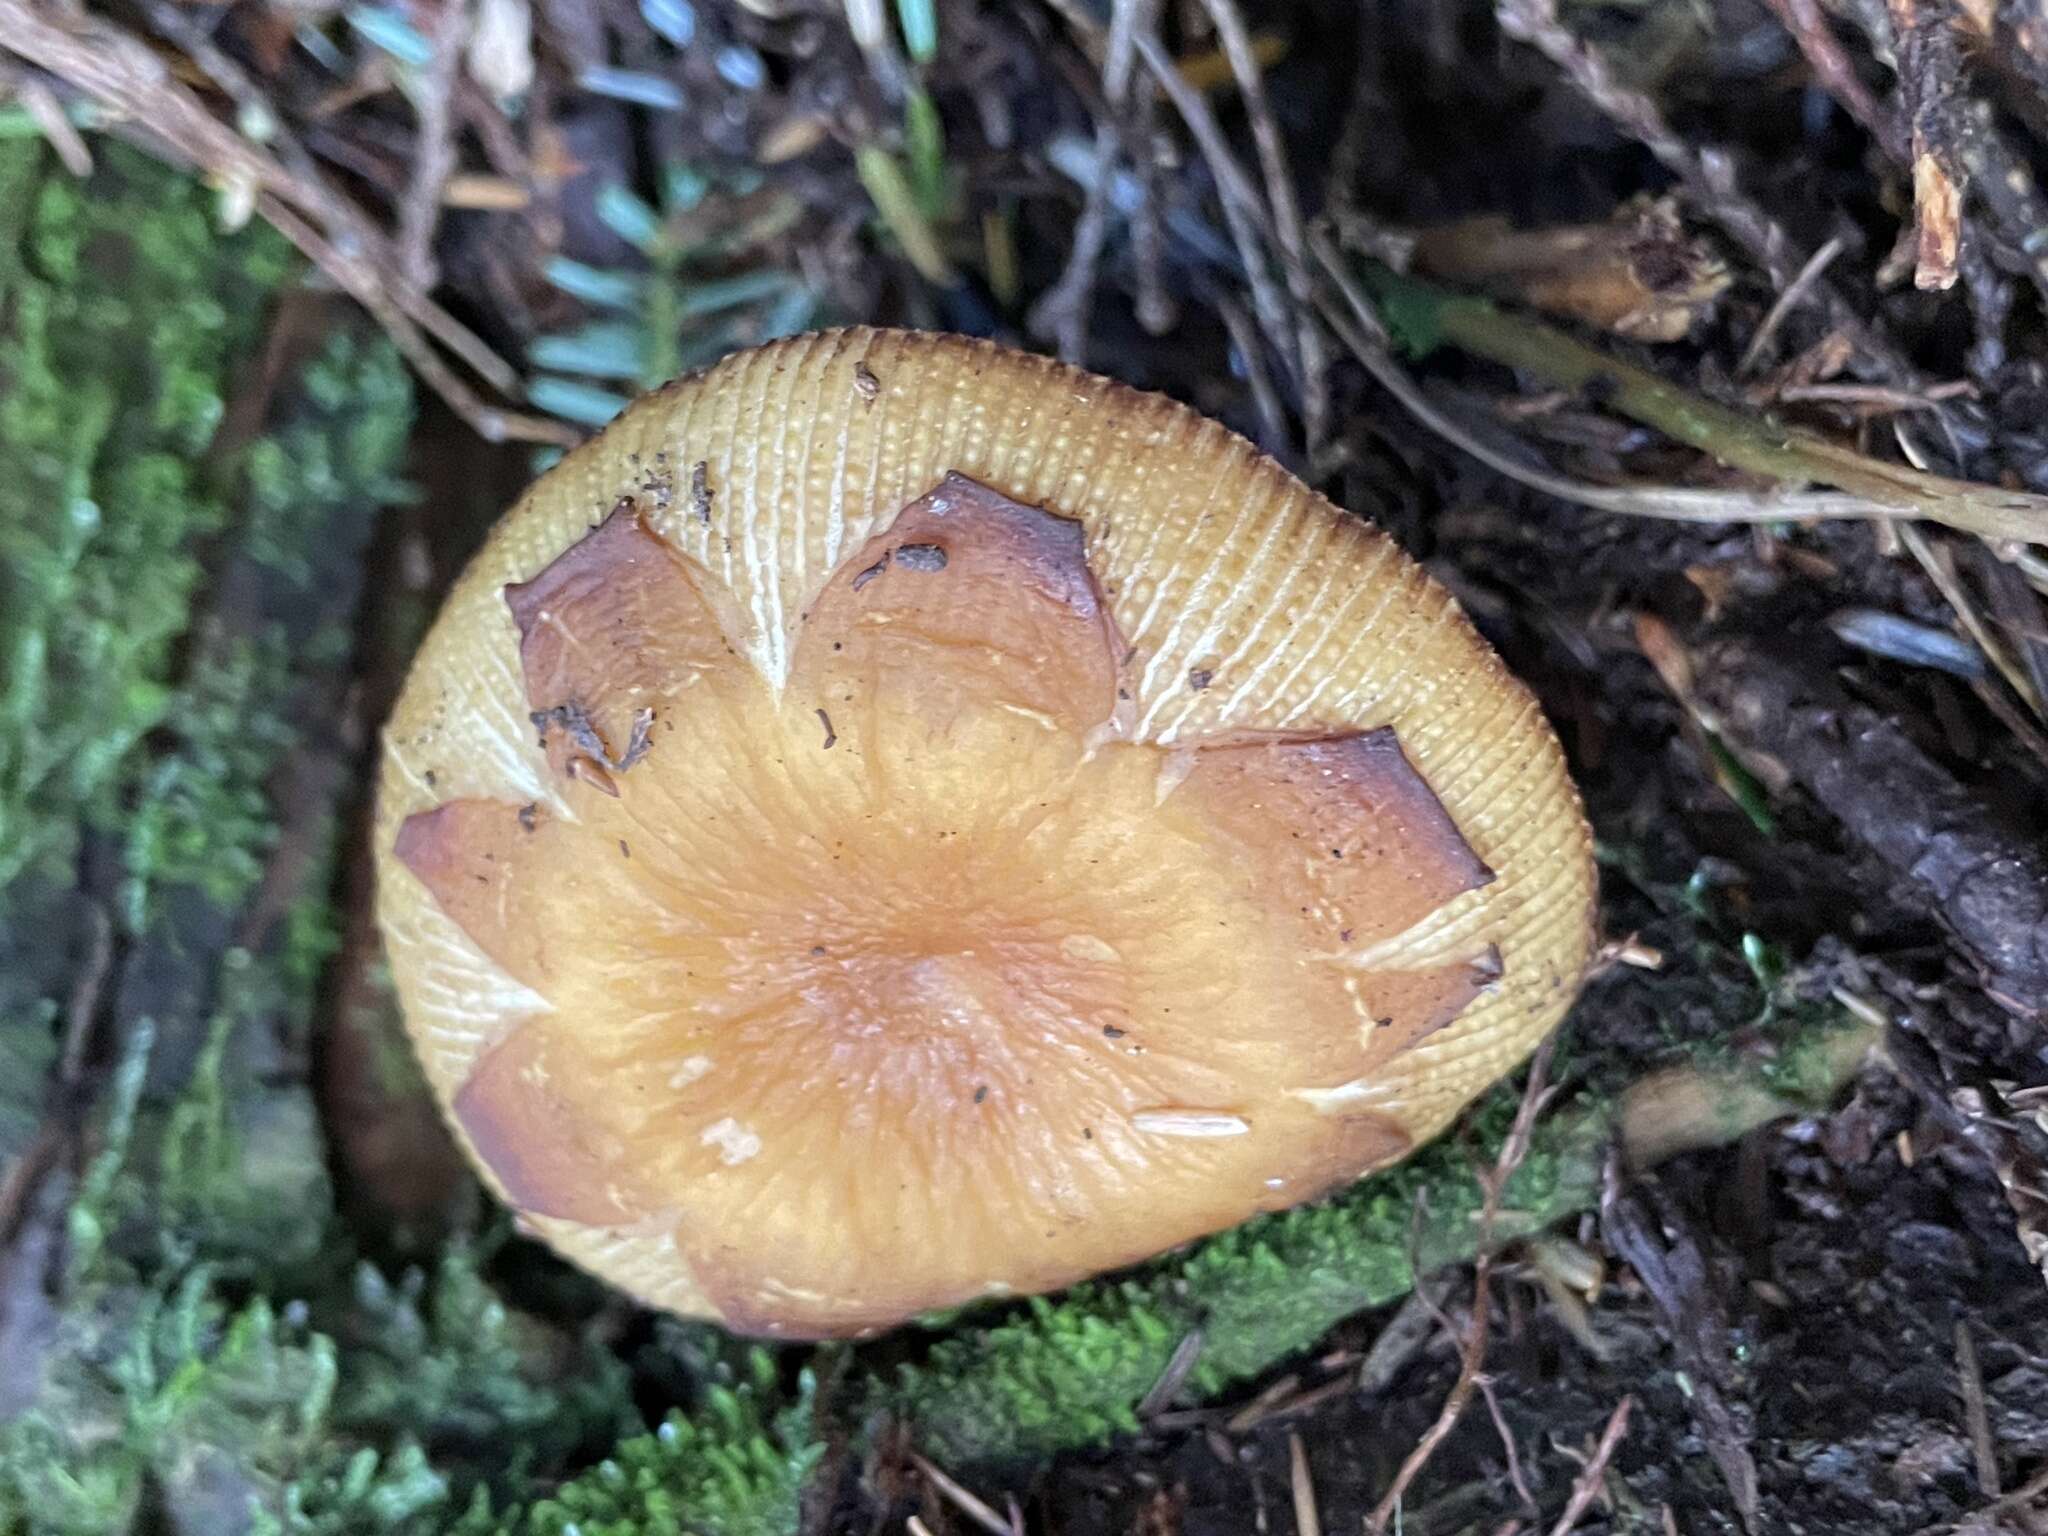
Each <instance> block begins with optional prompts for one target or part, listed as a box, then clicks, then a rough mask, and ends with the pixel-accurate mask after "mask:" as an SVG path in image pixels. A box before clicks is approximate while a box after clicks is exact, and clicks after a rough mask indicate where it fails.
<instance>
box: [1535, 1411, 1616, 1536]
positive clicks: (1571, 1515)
mask: <svg viewBox="0 0 2048 1536" xmlns="http://www.w3.org/2000/svg"><path fill="white" fill-rule="evenodd" d="M1635 1406H1636V1400H1635V1398H1634V1397H1633V1396H1631V1397H1624V1398H1623V1399H1622V1400H1621V1401H1620V1402H1619V1403H1616V1404H1615V1405H1614V1412H1613V1413H1611V1414H1609V1415H1608V1417H1607V1427H1606V1428H1605V1429H1603V1430H1601V1431H1600V1443H1599V1444H1598V1445H1596V1446H1594V1447H1593V1454H1592V1455H1591V1456H1590V1457H1588V1458H1587V1459H1586V1465H1585V1466H1584V1467H1583V1468H1582V1469H1581V1470H1580V1472H1579V1475H1578V1477H1577V1478H1575V1479H1574V1480H1573V1482H1572V1496H1571V1498H1570V1499H1569V1500H1567V1501H1566V1503H1565V1506H1564V1513H1563V1514H1561V1515H1559V1516H1558V1517H1557V1524H1555V1525H1553V1526H1552V1527H1551V1528H1550V1536H1570V1533H1571V1530H1572V1528H1573V1527H1574V1526H1576V1525H1577V1524H1578V1523H1579V1520H1580V1518H1581V1517H1582V1516H1583V1515H1584V1514H1585V1513H1586V1511H1587V1509H1588V1508H1590V1507H1591V1506H1592V1503H1593V1496H1594V1495H1595V1494H1597V1493H1598V1492H1599V1491H1600V1481H1601V1479H1602V1478H1604V1477H1605V1476H1606V1475H1607V1464H1608V1462H1610V1461H1611V1460H1613V1459H1614V1450H1615V1447H1616V1446H1618V1445H1620V1444H1621V1440H1622V1436H1624V1435H1626V1434H1627V1433H1628V1417H1629V1414H1630V1413H1631V1412H1632V1411H1633V1410H1634V1408H1635Z"/></svg>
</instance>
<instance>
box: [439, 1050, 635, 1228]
mask: <svg viewBox="0 0 2048 1536" xmlns="http://www.w3.org/2000/svg"><path fill="white" fill-rule="evenodd" d="M552 1043H553V1042H552V1039H551V1031H550V1029H549V1027H548V1026H547V1024H546V1023H544V1022H542V1021H538V1020H536V1021H533V1022H530V1023H527V1024H524V1025H521V1026H520V1027H519V1028H517V1029H515V1030H513V1031H512V1033H511V1035H510V1036H508V1037H507V1038H506V1039H505V1040H503V1041H501V1042H500V1043H499V1044H498V1045H497V1046H495V1047H493V1048H492V1049H491V1050H489V1051H487V1052H485V1053H484V1055H483V1058H482V1059H481V1060H480V1061H478V1062H477V1064H476V1069H475V1070H474V1071H472V1072H471V1073H470V1075H469V1079H468V1081H467V1082H465V1083H464V1084H463V1085H462V1087H461V1089H460V1090H459V1091H458V1092H457V1093H456V1095H455V1101H454V1103H453V1105H452V1106H451V1109H452V1112H453V1114H454V1117H455V1123H456V1124H457V1125H459V1126H461V1127H462V1133H463V1135H464V1137H466V1138H467V1140H468V1142H469V1145H470V1148H471V1150H472V1151H474V1152H475V1153H476V1156H477V1158H478V1160H479V1161H480V1162H482V1163H483V1165H484V1166H485V1167H486V1168H488V1169H489V1170H490V1172H491V1174H492V1176H493V1177H494V1178H495V1179H496V1180H497V1182H498V1185H499V1187H500V1188H502V1189H503V1190H504V1191H505V1197H506V1198H507V1199H508V1200H510V1201H511V1202H512V1204H513V1205H514V1206H516V1207H517V1208H518V1209H520V1210H522V1211H524V1212H526V1213H527V1214H529V1215H533V1216H556V1217H560V1218H562V1219H563V1220H565V1221H580V1222H585V1223H588V1224H589V1225H592V1226H611V1225H616V1224H620V1223H624V1222H629V1221H631V1220H633V1219H634V1218H636V1217H638V1216H640V1215H642V1214H644V1207H643V1204H642V1202H641V1201H640V1200H639V1199H637V1198H636V1194H637V1188H636V1186H637V1183H638V1179H637V1174H636V1171H635V1170H634V1169H633V1167H632V1166H631V1165H630V1164H629V1163H628V1162H627V1161H626V1159H624V1158H623V1157H622V1155H621V1154H622V1152H623V1147H622V1146H621V1144H620V1142H619V1139H618V1138H617V1136H616V1135H615V1133H613V1132H612V1130H611V1129H610V1128H609V1127H608V1126H607V1125H606V1124H605V1123H604V1122H603V1121H602V1120H600V1119H594V1118H593V1117H592V1116H591V1115H590V1114H589V1113H588V1112H587V1111H588V1105H587V1103H586V1102H584V1101H583V1096H582V1095H579V1094H577V1093H576V1092H574V1091H573V1085H572V1084H571V1082H570V1081H569V1080H568V1079H567V1076H566V1074H567V1073H568V1072H570V1071H573V1070H575V1068H574V1065H573V1062H565V1061H563V1060H562V1057H561V1053H560V1052H558V1051H555V1050H552V1049H550V1046H551V1044H552Z"/></svg>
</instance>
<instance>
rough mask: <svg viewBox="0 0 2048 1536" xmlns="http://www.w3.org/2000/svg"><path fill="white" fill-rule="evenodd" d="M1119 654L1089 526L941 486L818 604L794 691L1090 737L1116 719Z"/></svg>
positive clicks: (963, 482) (951, 480) (873, 544)
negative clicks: (1003, 714) (1028, 722)
mask: <svg viewBox="0 0 2048 1536" xmlns="http://www.w3.org/2000/svg"><path fill="white" fill-rule="evenodd" d="M1121 656H1122V647H1121V644H1120V642H1119V641H1118V639H1117V634H1116V626H1115V624H1114V623H1113V622H1112V620H1111V619H1110V616H1109V612H1108V610H1107V608H1106V607H1105V606H1104V605H1103V602H1102V594H1101V592H1100V591H1099V589H1098V588H1097V586H1096V584H1095V575H1094V572H1093V571H1092V570H1090V569H1089V566H1088V551H1087V539H1086V536H1085V534H1084V532H1083V530H1082V527H1081V525H1080V524H1079V523H1078V522H1076V521H1075V520H1073V519H1072V518H1067V517H1059V516H1056V515H1055V514H1053V513H1050V512H1047V511H1045V510H1043V509H1042V508H1039V507H1031V506H1026V505H1024V504H1023V503H1021V502H1017V501H1012V500H1011V499H1010V498H1009V497H1007V496H1004V495H1002V494H1001V493H999V492H997V491H993V490H991V489H989V488H988V487H987V486H985V485H981V484H978V483H976V482H975V481H973V480H969V479H967V478H966V477H965V476H963V475H954V474H949V475H947V476H946V477H945V478H944V479H943V480H942V481H940V482H939V484H938V485H937V486H936V487H935V488H934V489H933V490H931V491H930V492H929V493H927V494H926V495H924V496H921V497H919V498H918V499H917V500H916V501H913V502H911V503H910V504H909V505H908V506H906V507H905V508H904V509H903V510H902V512H900V513H899V514H897V516H896V518H895V520H894V521H893V522H892V523H891V524H890V525H889V528H888V530H887V531H886V532H884V533H880V534H877V535H876V536H875V537H874V538H872V539H870V540H868V542H867V543H866V544H865V545H864V546H862V548H861V549H859V550H858V551H856V552H855V553H854V554H853V555H852V556H851V557H849V558H848V559H847V560H846V561H845V562H844V563H843V564H842V565H841V566H840V568H839V571H838V573H837V574H836V575H835V576H834V577H833V578H832V580H831V581H830V582H829V583H828V584H827V585H826V587H825V590H824V591H823V592H821V593H820V594H819V595H818V597H817V599H816V600H815V601H814V602H813V603H812V604H811V606H810V610H809V613H808V615H807V617H806V621H805V625H804V631H803V635H802V638H801V640H800V643H799V648H798V655H797V663H796V679H795V687H796V691H797V692H798V693H799V694H800V695H801V696H803V697H805V698H810V697H812V696H815V697H816V698H817V699H818V700H819V701H820V702H821V704H822V706H823V707H825V708H827V709H830V710H832V718H833V720H834V721H835V722H839V724H838V728H839V729H840V730H842V731H844V729H845V725H844V723H843V722H841V715H842V712H843V708H844V706H845V705H847V704H858V703H860V702H863V701H872V702H873V703H874V705H875V707H877V708H880V709H883V710H888V709H890V708H892V707H902V706H903V705H904V704H908V705H909V706H910V707H913V708H915V709H916V710H917V711H918V712H919V713H921V714H923V715H925V716H927V717H930V718H936V719H944V718H947V717H949V716H951V715H953V714H955V713H957V712H958V711H959V710H961V709H963V708H983V709H985V708H987V707H988V706H989V705H990V704H994V703H1002V704H1007V705H1009V706H1012V707H1013V708H1015V709H1018V710H1022V711H1025V712H1027V713H1029V714H1031V715H1035V716H1038V717H1040V718H1041V719H1042V720H1043V721H1044V722H1045V723H1046V724H1047V725H1049V726H1057V727H1064V728H1067V729H1070V730H1086V729H1087V728H1088V727H1090V726H1093V725H1097V724H1100V723H1101V722H1103V721H1105V720H1107V719H1109V717H1110V715H1111V714H1112V712H1113V711H1114V710H1115V709H1116V705H1117V668H1118V663H1119V661H1120V660H1121Z"/></svg>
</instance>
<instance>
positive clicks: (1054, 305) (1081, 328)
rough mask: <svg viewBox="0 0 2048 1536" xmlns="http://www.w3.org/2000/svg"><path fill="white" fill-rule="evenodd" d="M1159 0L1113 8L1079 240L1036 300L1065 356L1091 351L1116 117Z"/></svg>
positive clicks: (1036, 325)
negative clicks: (1139, 40)
mask: <svg viewBox="0 0 2048 1536" xmlns="http://www.w3.org/2000/svg"><path fill="white" fill-rule="evenodd" d="M1157 3H1158V0H1114V3H1113V6H1112V9H1111V11H1110V21H1109V43H1108V46H1107V47H1106V48H1105V49H1104V52H1103V59H1102V94H1103V97H1104V100H1105V101H1106V102H1107V107H1106V109H1105V111H1106V115H1105V117H1104V118H1103V120H1102V121H1101V122H1099V123H1097V124H1096V126H1095V175H1094V177H1093V179H1092V180H1090V181H1089V183H1088V190H1087V194H1086V196H1085V198H1084V200H1083V202H1082V204H1081V217H1080V218H1079V219H1078V220H1077V221H1076V222H1075V224H1074V243H1073V246H1072V247H1071V248H1070V249H1069V251H1068V253H1067V264H1066V267H1065V269H1064V270H1062V271H1061V273H1060V276H1059V280H1058V281H1057V282H1055V283H1054V284H1053V285H1052V287H1050V288H1048V289H1047V290H1046V291H1045V293H1044V294H1043V295H1042V296H1041V297H1040V298H1039V300H1038V302H1037V303H1036V304H1035V305H1033V306H1032V312H1031V315H1030V319H1029V324H1030V327H1031V329H1032V330H1033V331H1034V332H1036V333H1038V334H1039V335H1049V336H1051V337H1052V338H1053V339H1054V341H1055V342H1056V343H1057V345H1058V347H1059V354H1060V357H1061V358H1062V359H1064V360H1065V361H1067V362H1070V363H1075V364H1079V363H1083V362H1085V361H1086V360H1087V353H1088V305H1089V301H1090V299H1091V298H1092V297H1093V295H1094V292H1095V264H1096V262H1097V261H1098V260H1099V259H1100V257H1101V255H1102V247H1103V243H1104V241H1105V240H1106V239H1107V238H1108V235H1109V208H1110V201H1109V189H1110V185H1111V183H1112V182H1113V181H1114V180H1115V179H1116V149H1117V143H1118V139H1119V137H1120V136H1119V134H1118V132H1117V127H1116V123H1115V121H1114V119H1115V118H1116V116H1117V115H1118V114H1119V113H1121V112H1122V111H1123V109H1124V103H1125V100H1126V98H1127V97H1128V95H1129V92H1130V85H1131V74H1132V60H1133V58H1134V57H1135V55H1136V49H1135V47H1134V46H1133V42H1134V39H1135V37H1136V35H1137V33H1138V30H1139V29H1140V28H1149V27H1150V26H1151V25H1152V13H1153V11H1154V9H1155V8H1156V6H1157Z"/></svg>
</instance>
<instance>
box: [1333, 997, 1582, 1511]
mask: <svg viewBox="0 0 2048 1536" xmlns="http://www.w3.org/2000/svg"><path fill="white" fill-rule="evenodd" d="M1556 1045H1557V1037H1556V1036H1555V1035H1551V1036H1549V1037H1547V1038H1546V1039H1545V1040H1544V1042H1543V1044H1542V1045H1540V1046H1538V1047H1537V1049H1536V1055H1535V1058H1534V1059H1533V1060H1532V1061H1531V1062H1530V1063H1529V1081H1528V1082H1527V1084H1526V1085H1525V1086H1524V1087H1523V1089H1522V1102H1521V1106H1520V1107H1519V1108H1518V1109H1517V1110H1516V1111H1515V1123H1514V1125H1513V1126H1511V1127H1510V1128H1509V1130H1508V1135H1507V1140H1506V1141H1504V1142H1502V1143H1501V1149H1500V1155H1499V1157H1497V1158H1496V1159H1495V1160H1494V1165H1493V1171H1492V1172H1491V1173H1489V1174H1487V1175H1485V1176H1484V1177H1483V1178H1482V1179H1481V1184H1482V1187H1483V1188H1484V1190H1485V1197H1484V1199H1483V1201H1482V1202H1481V1204H1480V1208H1479V1223H1478V1229H1479V1257H1478V1258H1477V1260H1475V1261H1474V1263H1473V1266H1472V1311H1471V1316H1470V1319H1469V1321H1468V1322H1467V1325H1466V1329H1465V1342H1464V1347H1463V1351H1462V1353H1461V1355H1460V1357H1459V1363H1458V1379H1457V1380H1456V1381H1455V1382H1454V1383H1452V1386H1451V1390H1450V1394H1449V1395H1448V1396H1447V1397H1445V1398H1444V1405H1443V1408H1442V1410H1441V1411H1440V1412H1439V1413H1438V1414H1437V1416H1436V1422H1435V1423H1433V1424H1431V1425H1430V1427H1429V1428H1428V1429H1427V1430H1426V1431H1425V1432H1424V1433H1423V1436H1422V1438H1421V1439H1420V1440H1419V1441H1417V1442H1416V1444H1415V1448H1414V1449H1413V1450H1411V1451H1410V1452H1409V1453H1408V1457H1407V1459H1406V1460H1405V1461H1403V1462H1402V1463H1401V1468H1400V1470H1399V1471H1398V1472H1396V1473H1395V1474H1394V1481H1393V1482H1392V1483H1391V1484H1390V1485H1389V1486H1388V1488H1387V1491H1386V1494H1385V1495H1384V1496H1383V1497H1382V1498H1381V1499H1380V1501H1379V1503H1378V1504H1376V1505H1374V1506H1373V1511H1372V1513H1371V1514H1370V1515H1368V1516H1367V1517H1366V1522H1365V1523H1366V1529H1368V1530H1369V1531H1371V1532H1373V1536H1379V1533H1380V1532H1382V1531H1384V1530H1385V1529H1386V1528H1387V1523H1388V1522H1389V1521H1391V1520H1392V1519H1393V1518H1394V1513H1395V1511H1396V1510H1398V1509H1399V1508H1400V1507H1401V1499H1402V1497H1403V1496H1404V1495H1405V1494H1406V1493H1407V1492H1408V1487H1409V1485H1410V1484H1411V1483H1413V1482H1414V1481H1415V1479H1416V1477H1417V1475H1419V1474H1420V1473H1421V1471H1422V1469H1423V1468H1424V1467H1425V1466H1427V1465H1428V1464H1429V1459H1430V1457H1432V1456H1434V1455H1435V1454H1436V1449H1437V1447H1438V1446H1439V1445H1441V1444H1443V1441H1444V1437H1445V1436H1447V1435H1448V1434H1450V1432H1451V1430H1452V1429H1453V1428H1454V1427H1455V1426H1456V1424H1457V1422H1458V1419H1459V1417H1460V1416H1461V1415H1462V1414H1463V1413H1464V1411H1465V1404H1466V1403H1467V1402H1468V1401H1470V1400H1471V1397H1472V1391H1473V1388H1474V1387H1475V1386H1476V1385H1477V1383H1478V1380H1479V1372H1480V1368H1481V1367H1482V1366H1484V1365H1485V1363H1486V1333H1487V1325H1488V1323H1489V1322H1490V1321H1491V1307H1490V1296H1491V1292H1490V1282H1491V1280H1492V1277H1493V1253H1492V1248H1491V1239H1492V1235H1493V1227H1494V1223H1495V1222H1496V1221H1497V1220H1498V1219H1499V1217H1500V1202H1501V1197H1502V1195H1503V1194H1504V1193H1505V1192H1506V1190H1507V1187H1508V1181H1509V1180H1510V1179H1512V1178H1513V1177H1514V1175H1515V1170H1516V1169H1517V1168H1519V1167H1521V1165H1522V1159H1523V1158H1525V1157H1527V1156H1528V1154H1529V1136H1530V1133H1531V1132H1533V1131H1534V1130H1535V1128H1536V1116H1537V1115H1538V1114H1539V1113H1540V1112H1541V1111H1542V1109H1543V1107H1544V1105H1546V1104H1548V1103H1549V1102H1550V1094H1549V1092H1548V1090H1547V1086H1546V1079H1547V1077H1548V1076H1549V1072H1550V1057H1551V1053H1552V1052H1553V1051H1554V1050H1555V1048H1556Z"/></svg>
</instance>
